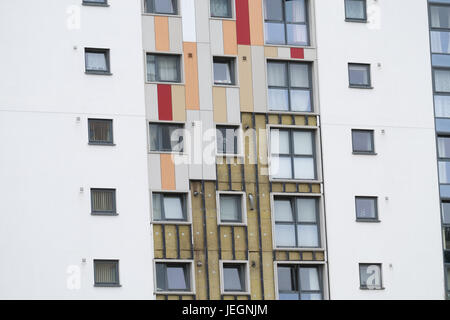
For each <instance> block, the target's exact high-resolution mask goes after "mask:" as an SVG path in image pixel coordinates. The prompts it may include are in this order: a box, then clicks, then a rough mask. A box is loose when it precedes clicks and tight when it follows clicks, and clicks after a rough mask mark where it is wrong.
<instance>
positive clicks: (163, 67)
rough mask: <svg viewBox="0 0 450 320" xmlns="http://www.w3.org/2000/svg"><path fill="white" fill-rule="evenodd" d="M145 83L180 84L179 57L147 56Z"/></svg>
mask: <svg viewBox="0 0 450 320" xmlns="http://www.w3.org/2000/svg"><path fill="white" fill-rule="evenodd" d="M147 81H149V82H151V81H160V82H180V81H181V80H180V56H178V55H163V54H147Z"/></svg>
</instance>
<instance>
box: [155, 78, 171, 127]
mask: <svg viewBox="0 0 450 320" xmlns="http://www.w3.org/2000/svg"><path fill="white" fill-rule="evenodd" d="M158 116H159V120H166V121H172V120H173V116H172V87H171V86H170V85H169V84H158Z"/></svg>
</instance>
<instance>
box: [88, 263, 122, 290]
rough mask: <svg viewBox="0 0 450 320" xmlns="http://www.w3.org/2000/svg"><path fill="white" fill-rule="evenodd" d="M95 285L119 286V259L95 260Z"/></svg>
mask: <svg viewBox="0 0 450 320" xmlns="http://www.w3.org/2000/svg"><path fill="white" fill-rule="evenodd" d="M94 285H95V286H96V287H119V286H120V282H119V260H94Z"/></svg>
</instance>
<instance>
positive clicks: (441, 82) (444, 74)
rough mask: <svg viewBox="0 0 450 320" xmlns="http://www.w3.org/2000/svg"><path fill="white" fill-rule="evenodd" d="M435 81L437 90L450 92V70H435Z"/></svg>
mask: <svg viewBox="0 0 450 320" xmlns="http://www.w3.org/2000/svg"><path fill="white" fill-rule="evenodd" d="M434 83H435V87H436V91H438V92H450V71H448V70H435V71H434Z"/></svg>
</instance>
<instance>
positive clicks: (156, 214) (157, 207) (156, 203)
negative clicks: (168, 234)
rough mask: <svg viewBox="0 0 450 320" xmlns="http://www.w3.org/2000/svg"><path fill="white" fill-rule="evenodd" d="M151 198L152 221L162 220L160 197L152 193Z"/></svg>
mask: <svg viewBox="0 0 450 320" xmlns="http://www.w3.org/2000/svg"><path fill="white" fill-rule="evenodd" d="M152 198H153V219H155V220H157V221H158V220H163V216H162V208H161V198H162V195H161V194H159V193H154V194H153V197H152Z"/></svg>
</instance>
